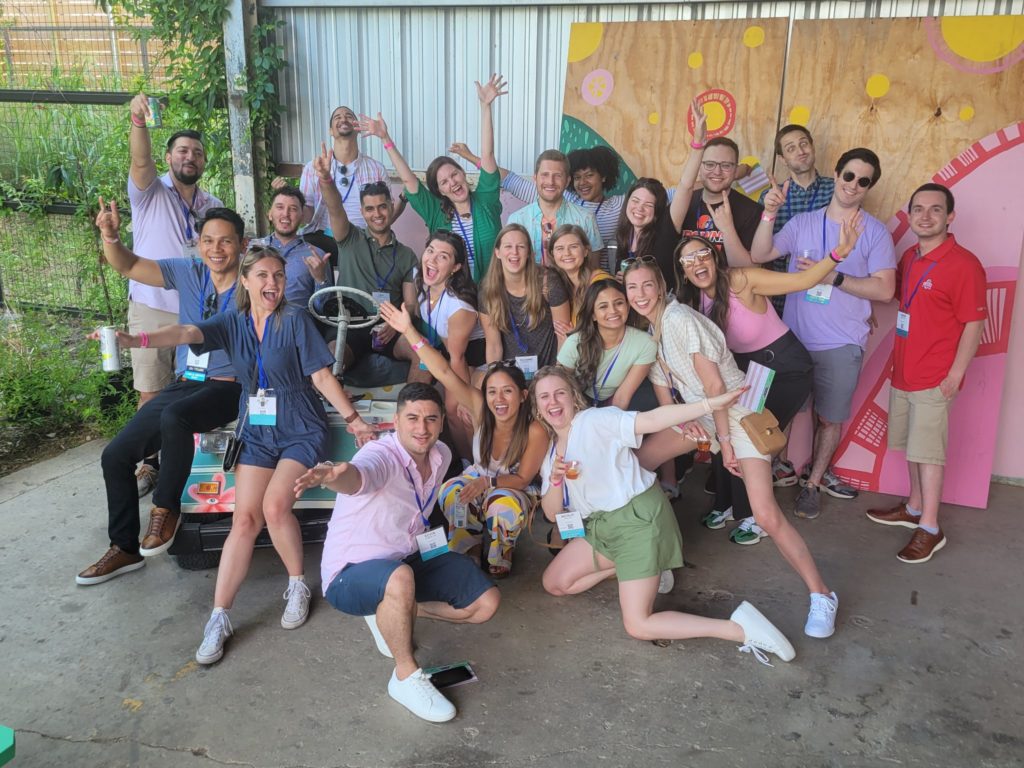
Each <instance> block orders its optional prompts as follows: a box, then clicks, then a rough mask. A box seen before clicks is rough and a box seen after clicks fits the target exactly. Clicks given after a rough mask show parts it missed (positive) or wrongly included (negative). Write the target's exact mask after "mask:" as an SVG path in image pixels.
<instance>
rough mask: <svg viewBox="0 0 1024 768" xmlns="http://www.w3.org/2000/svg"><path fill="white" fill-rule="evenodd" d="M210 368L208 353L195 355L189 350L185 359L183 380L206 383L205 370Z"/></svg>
mask: <svg viewBox="0 0 1024 768" xmlns="http://www.w3.org/2000/svg"><path fill="white" fill-rule="evenodd" d="M209 367H210V353H209V352H206V353H205V354H202V355H197V354H195V353H194V352H193V351H192V350H191V349H190V350H189V351H188V357H187V358H186V359H185V378H186V379H188V380H189V381H206V369H207V368H209Z"/></svg>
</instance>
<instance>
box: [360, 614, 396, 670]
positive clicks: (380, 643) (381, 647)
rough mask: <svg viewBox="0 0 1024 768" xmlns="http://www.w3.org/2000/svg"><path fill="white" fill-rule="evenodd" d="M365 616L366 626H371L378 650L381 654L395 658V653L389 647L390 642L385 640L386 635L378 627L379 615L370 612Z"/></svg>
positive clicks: (371, 632)
mask: <svg viewBox="0 0 1024 768" xmlns="http://www.w3.org/2000/svg"><path fill="white" fill-rule="evenodd" d="M363 618H364V619H365V620H366V626H368V627H369V628H370V634H371V635H373V642H375V643H376V644H377V650H378V651H380V655H381V656H386V657H387V658H389V659H393V658H395V655H394V654H393V653H391V649H390V648H388V644H387V643H386V642H385V641H384V635H382V634H381V633H380V630H379V629H378V628H377V617H376V616H375V615H373V614H370V615H369V616H363Z"/></svg>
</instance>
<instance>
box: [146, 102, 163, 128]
mask: <svg viewBox="0 0 1024 768" xmlns="http://www.w3.org/2000/svg"><path fill="white" fill-rule="evenodd" d="M163 124H164V121H163V118H161V116H160V99H158V98H157V97H156V96H150V97H149V114H148V115H146V127H147V128H160V127H161V126H162V125H163Z"/></svg>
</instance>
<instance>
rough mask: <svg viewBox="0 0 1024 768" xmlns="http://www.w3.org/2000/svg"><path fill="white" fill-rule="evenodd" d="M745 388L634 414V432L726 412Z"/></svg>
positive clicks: (650, 431)
mask: <svg viewBox="0 0 1024 768" xmlns="http://www.w3.org/2000/svg"><path fill="white" fill-rule="evenodd" d="M745 390H746V388H745V387H741V388H740V389H734V390H733V391H732V392H725V393H724V394H721V395H715V396H714V397H706V398H704V399H703V400H701V401H700V402H699V403H679V404H673V405H662V406H659V407H658V408H655V409H654V410H653V411H644V412H642V413H638V414H637V415H636V427H635V428H636V433H637V434H638V435H649V434H651V433H653V432H661V431H662V430H663V429H668V428H669V427H673V426H675V425H676V424H681V423H682V422H684V421H693V420H694V419H696V418H699V417H700V416H703V415H704V414H707V413H712V412H714V413H715V414H716V416H717V415H718V413H719V412H721V413H723V414H726V411H727V410H728V408H729V406H730V405H732V404H733V403H734V402H736V401H737V400H738V399H739V397H740V395H742V394H743V393H744V391H745ZM726 419H727V420H728V415H726ZM716 422H717V418H716Z"/></svg>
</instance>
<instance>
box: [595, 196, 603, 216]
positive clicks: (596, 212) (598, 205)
mask: <svg viewBox="0 0 1024 768" xmlns="http://www.w3.org/2000/svg"><path fill="white" fill-rule="evenodd" d="M602 205H604V200H602V201H601V202H600V203H598V204H597V208H595V209H594V218H595V219H596V218H597V214H599V213H600V212H601V206H602Z"/></svg>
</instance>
